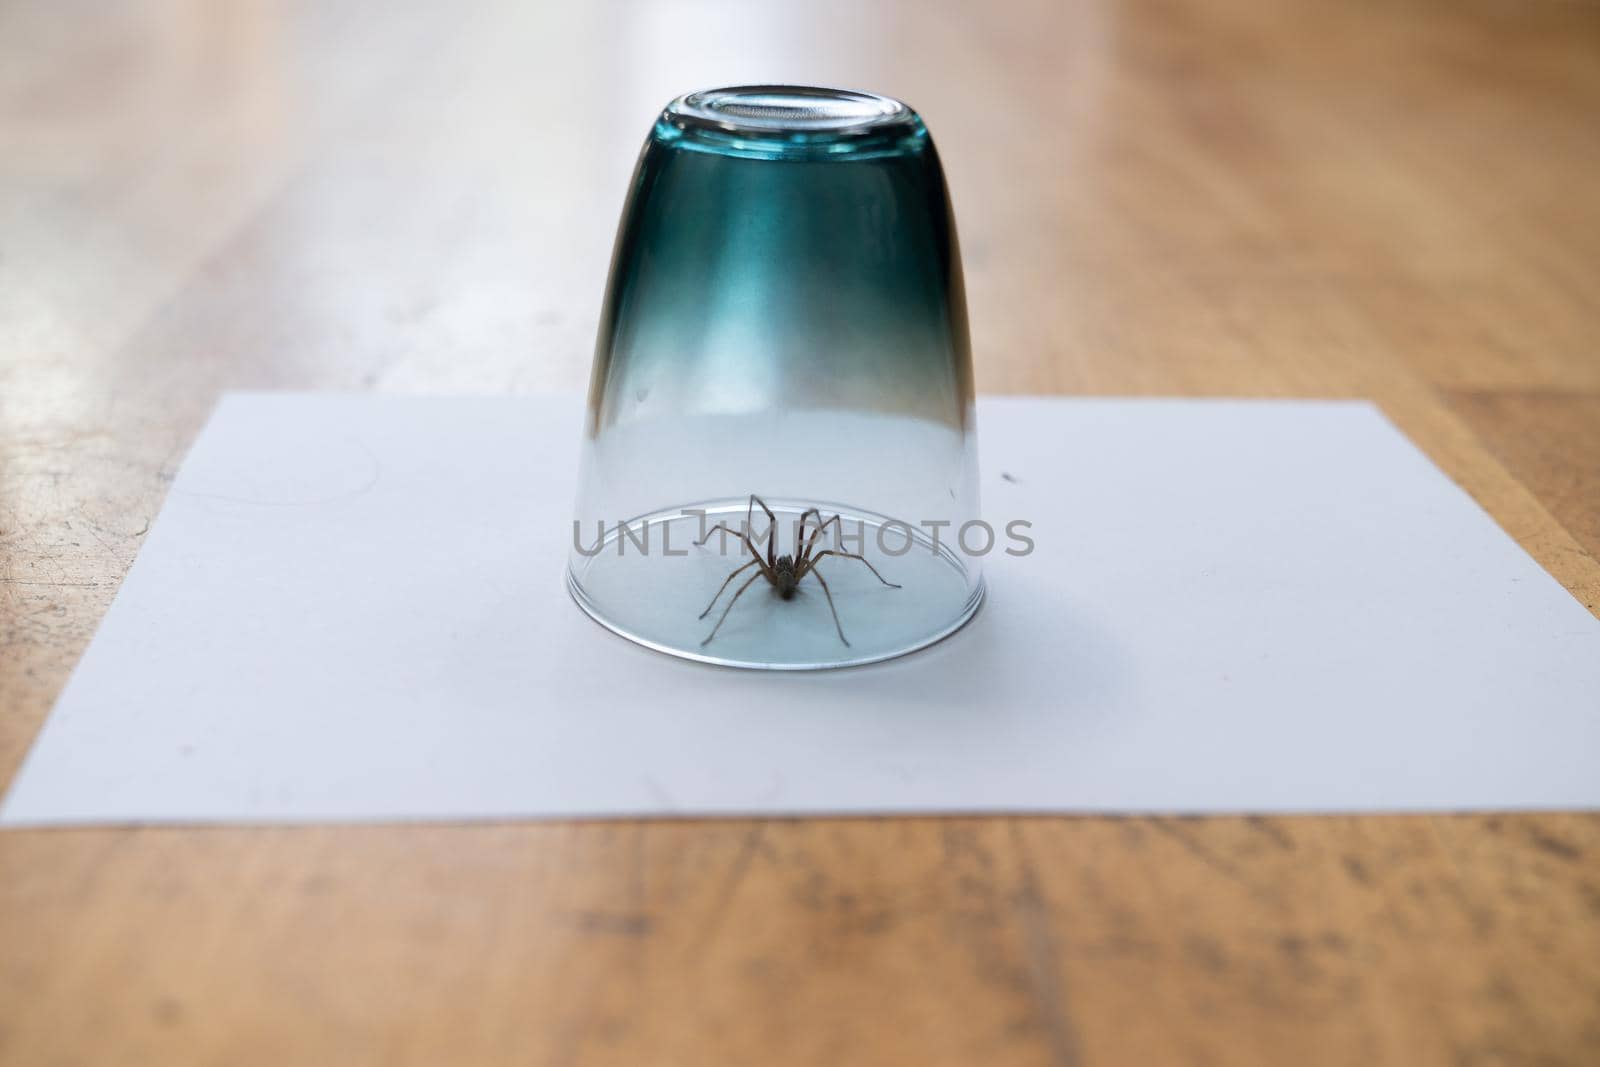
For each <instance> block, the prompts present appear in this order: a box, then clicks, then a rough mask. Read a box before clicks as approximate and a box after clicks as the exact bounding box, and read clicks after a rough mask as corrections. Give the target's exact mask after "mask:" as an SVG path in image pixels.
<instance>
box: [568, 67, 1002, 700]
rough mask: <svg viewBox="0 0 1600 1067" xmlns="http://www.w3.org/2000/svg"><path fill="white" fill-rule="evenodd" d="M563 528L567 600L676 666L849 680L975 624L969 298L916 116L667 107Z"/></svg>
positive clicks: (727, 100)
mask: <svg viewBox="0 0 1600 1067" xmlns="http://www.w3.org/2000/svg"><path fill="white" fill-rule="evenodd" d="M753 498H754V499H753ZM576 512H577V513H576V517H575V520H574V523H573V536H572V544H571V555H570V562H569V567H568V572H567V580H568V586H569V588H570V589H571V592H572V595H573V597H574V599H575V600H576V601H577V602H578V604H579V605H580V606H581V607H582V608H583V609H584V610H585V611H587V612H588V613H589V614H590V615H591V616H592V617H593V618H594V619H595V620H596V621H598V622H600V623H601V624H602V625H604V626H606V627H608V628H609V629H611V630H613V631H615V632H616V633H618V634H621V635H622V636H624V637H627V638H629V639H631V640H633V641H636V642H638V643H640V644H642V645H646V646H648V647H651V648H654V649H658V650H660V651H663V652H668V653H672V654H674V655H678V656H683V657H687V658H689V659H694V660H700V661H703V662H708V663H715V664H721V665H725V666H736V667H754V668H765V669H777V670H783V669H788V670H799V669H815V668H825V667H842V666H851V665H855V664H862V663H870V662H873V661H875V660H881V659H887V658H889V657H891V656H897V655H901V654H903V653H906V652H910V651H913V650H915V649H919V648H922V647H924V646H926V645H929V644H932V643H933V642H935V641H937V640H939V639H940V638H942V637H945V636H946V635H948V634H950V633H952V632H954V631H955V630H957V629H959V628H960V627H961V626H962V624H963V623H965V622H966V621H967V620H968V619H969V618H971V617H972V615H973V613H974V612H975V611H976V610H977V608H978V605H979V603H980V602H981V600H982V599H983V592H984V585H983V577H982V568H981V561H982V556H981V554H980V553H978V552H976V551H970V550H968V548H967V546H968V545H971V546H972V547H973V548H974V549H977V548H982V547H983V543H984V537H983V535H982V533H981V531H980V532H972V531H973V530H974V529H975V524H976V525H980V526H981V524H978V523H977V520H978V519H979V507H978V482H977V435H976V427H975V425H974V420H973V387H972V356H971V351H970V343H969V340H968V334H967V313H966V297H965V293H964V290H963V286H962V275H961V258H960V251H959V247H958V244H957V241H956V228H955V220H954V216H953V214H952V212H951V208H950V199H949V195H948V192H947V190H946V187H945V179H944V174H943V171H942V169H941V167H940V165H939V155H938V153H937V152H936V151H935V150H934V146H933V141H932V139H931V138H930V137H929V135H928V131H927V128H926V127H925V126H924V124H923V122H922V120H921V119H920V118H919V117H918V116H917V114H916V112H914V111H912V110H911V109H910V108H909V107H907V106H906V105H905V104H903V103H900V102H899V101H897V100H892V99H889V98H887V97H883V96H877V95H873V94H868V93H858V92H850V91H844V90H837V89H817V88H805V87H797V86H743V87H735V88H725V89H713V90H706V91H702V92H695V93H689V94H687V95H685V96H683V97H680V98H679V99H677V100H674V101H673V102H672V103H671V104H669V105H668V106H667V107H666V109H665V110H664V111H663V112H662V113H661V115H660V117H659V119H658V120H657V121H656V123H655V126H654V128H653V129H652V130H651V132H650V136H649V138H648V139H647V140H646V142H645V145H644V150H643V152H642V153H641V154H640V157H639V163H638V166H637V168H636V170H635V172H634V175H633V182H632V185H631V187H630V191H629V195H628V201H627V204H626V206H625V208H624V210H623V215H622V221H621V225H620V227H619V229H618V233H617V240H616V247H615V251H614V254H613V258H612V263H611V275H610V280H609V284H608V287H607V290H606V296H605V304H604V308H603V311H602V315H601V320H600V330H599V337H598V340H597V342H596V345H595V355H594V370H593V376H592V379H591V383H590V389H589V398H588V417H587V421H586V424H585V430H584V440H583V443H582V459H581V465H580V470H579V487H578V499H577V506H576ZM835 516H837V518H835ZM991 541H992V538H991Z"/></svg>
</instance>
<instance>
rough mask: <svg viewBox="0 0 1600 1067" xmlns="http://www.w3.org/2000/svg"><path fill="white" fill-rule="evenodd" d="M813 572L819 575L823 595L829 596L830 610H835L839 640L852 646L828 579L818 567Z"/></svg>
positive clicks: (835, 627) (834, 617)
mask: <svg viewBox="0 0 1600 1067" xmlns="http://www.w3.org/2000/svg"><path fill="white" fill-rule="evenodd" d="M811 573H812V574H815V575H816V576H817V581H819V582H821V583H822V595H823V596H825V597H827V598H828V610H829V611H831V612H833V628H834V629H835V630H838V631H839V640H841V641H843V642H844V647H845V648H849V647H850V639H849V638H848V637H846V636H845V635H844V627H843V626H840V625H839V609H838V608H836V607H834V606H833V592H832V591H831V590H830V589H829V588H828V580H827V579H826V578H824V577H823V576H822V572H821V571H819V570H817V569H816V567H814V566H813V567H812V568H811Z"/></svg>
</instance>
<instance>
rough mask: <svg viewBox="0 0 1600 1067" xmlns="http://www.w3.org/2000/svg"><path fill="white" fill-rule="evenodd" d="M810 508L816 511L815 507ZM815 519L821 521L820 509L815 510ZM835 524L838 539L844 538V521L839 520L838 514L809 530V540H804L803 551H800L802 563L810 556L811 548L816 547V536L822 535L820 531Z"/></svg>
mask: <svg viewBox="0 0 1600 1067" xmlns="http://www.w3.org/2000/svg"><path fill="white" fill-rule="evenodd" d="M811 510H813V511H816V509H815V508H812V509H811ZM817 521H818V522H822V512H820V511H817ZM835 524H837V525H838V527H839V537H840V539H841V540H842V539H843V538H844V523H843V522H841V521H840V520H839V516H837V515H835V516H834V517H833V518H831V519H829V520H828V521H827V522H823V523H822V525H821V526H818V527H817V528H816V529H815V530H812V531H811V540H809V541H807V542H806V547H805V551H803V552H801V553H800V561H801V562H802V563H803V562H805V561H806V560H809V559H810V558H811V550H812V549H813V548H815V547H816V544H817V538H818V537H821V536H822V531H823V530H826V529H827V528H828V527H830V526H833V525H835Z"/></svg>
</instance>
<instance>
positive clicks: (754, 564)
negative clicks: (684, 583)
mask: <svg viewBox="0 0 1600 1067" xmlns="http://www.w3.org/2000/svg"><path fill="white" fill-rule="evenodd" d="M760 565H761V561H760V560H759V559H752V560H749V561H748V562H745V563H741V564H740V565H739V566H738V567H736V568H735V569H734V571H733V573H732V574H730V575H728V576H727V577H726V578H724V579H723V580H722V584H721V585H719V586H717V595H716V596H714V597H712V598H711V603H709V604H707V605H706V610H704V611H702V612H701V613H700V618H702V619H703V618H705V617H706V616H707V615H710V614H711V609H712V608H714V607H716V606H717V599H718V597H721V596H722V594H723V592H724V591H725V590H726V589H727V588H728V586H729V584H731V583H732V582H733V580H734V579H735V578H737V577H739V574H740V572H742V571H743V570H744V569H745V568H747V567H759V566H760Z"/></svg>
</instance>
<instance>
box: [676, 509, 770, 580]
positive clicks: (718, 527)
mask: <svg viewBox="0 0 1600 1067" xmlns="http://www.w3.org/2000/svg"><path fill="white" fill-rule="evenodd" d="M718 530H721V531H722V532H723V533H731V534H733V535H734V536H735V537H737V538H738V539H739V540H741V541H743V542H744V547H746V548H748V549H749V550H750V554H751V555H752V556H754V557H755V558H756V562H757V563H760V564H761V570H762V571H763V572H764V573H766V574H771V572H772V568H771V566H769V565H768V564H767V563H766V562H765V561H764V560H763V559H762V558H761V553H760V552H757V551H756V546H755V545H754V544H753V543H752V542H751V541H750V535H749V534H747V533H742V532H740V531H737V530H731V529H729V528H728V524H727V523H725V522H719V523H717V524H716V525H715V526H713V527H711V529H709V530H707V531H706V535H705V536H704V537H702V538H700V540H698V541H696V542H695V543H694V547H696V548H700V547H702V546H703V545H704V544H705V543H706V542H707V541H709V540H711V535H712V534H714V533H716V532H717V531H718ZM723 544H727V542H723Z"/></svg>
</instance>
